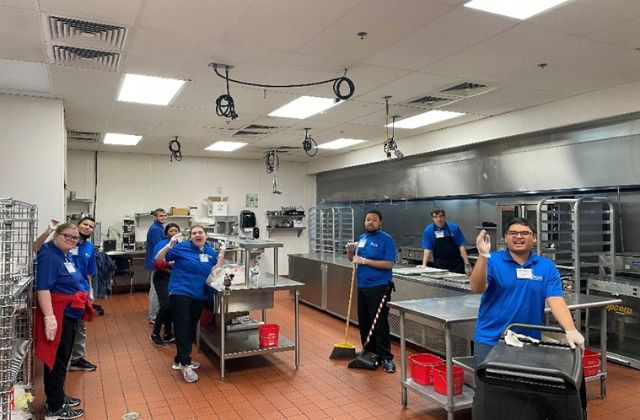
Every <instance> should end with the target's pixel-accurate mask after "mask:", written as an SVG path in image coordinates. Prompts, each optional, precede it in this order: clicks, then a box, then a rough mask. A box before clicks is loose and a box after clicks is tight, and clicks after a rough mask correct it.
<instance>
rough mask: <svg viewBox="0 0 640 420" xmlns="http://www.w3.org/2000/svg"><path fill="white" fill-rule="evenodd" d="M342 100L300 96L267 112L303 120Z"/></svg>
mask: <svg viewBox="0 0 640 420" xmlns="http://www.w3.org/2000/svg"><path fill="white" fill-rule="evenodd" d="M342 102H343V101H339V102H336V100H335V99H331V98H319V97H317V96H301V97H299V98H298V99H295V100H293V101H291V102H289V103H288V104H286V105H284V106H282V107H280V108H278V109H276V110H275V111H273V112H272V113H270V114H269V116H270V117H282V118H296V119H299V120H303V119H305V118H308V117H310V116H312V115H315V114H317V113H319V112H323V111H326V110H327V109H329V108H332V107H334V106H336V105H339V104H341V103H342Z"/></svg>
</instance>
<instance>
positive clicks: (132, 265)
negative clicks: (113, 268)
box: [106, 250, 149, 293]
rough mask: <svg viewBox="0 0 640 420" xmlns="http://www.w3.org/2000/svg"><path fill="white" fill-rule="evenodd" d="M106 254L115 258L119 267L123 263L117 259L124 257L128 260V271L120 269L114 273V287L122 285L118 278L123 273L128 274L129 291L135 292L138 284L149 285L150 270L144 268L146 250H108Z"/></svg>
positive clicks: (123, 258)
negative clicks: (119, 262)
mask: <svg viewBox="0 0 640 420" xmlns="http://www.w3.org/2000/svg"><path fill="white" fill-rule="evenodd" d="M106 254H107V255H108V256H109V257H111V258H112V259H113V260H114V262H115V263H116V265H117V266H118V268H121V267H122V264H118V261H116V260H118V259H122V260H125V261H126V267H127V270H126V273H125V272H123V271H120V272H116V274H114V276H113V287H119V286H122V284H121V283H120V282H119V281H118V278H119V277H120V276H123V275H126V276H128V279H127V280H128V283H129V293H133V289H134V288H135V286H136V285H138V286H145V288H146V287H148V286H149V272H148V271H147V270H145V268H144V261H145V257H146V251H145V250H114V251H108V252H106ZM119 283H120V284H119Z"/></svg>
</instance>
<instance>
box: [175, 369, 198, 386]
mask: <svg viewBox="0 0 640 420" xmlns="http://www.w3.org/2000/svg"><path fill="white" fill-rule="evenodd" d="M178 368H179V369H180V370H181V371H182V377H183V378H184V380H185V381H187V382H189V383H193V382H196V381H197V380H198V374H197V373H195V372H194V370H193V368H192V367H191V365H189V366H182V365H180V366H178Z"/></svg>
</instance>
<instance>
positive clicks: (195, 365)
mask: <svg viewBox="0 0 640 420" xmlns="http://www.w3.org/2000/svg"><path fill="white" fill-rule="evenodd" d="M189 367H190V368H191V369H198V368H199V367H200V363H198V362H196V361H195V360H192V361H191V364H190V365H189ZM171 369H173V370H180V365H179V364H177V363H175V362H174V363H173V365H172V366H171Z"/></svg>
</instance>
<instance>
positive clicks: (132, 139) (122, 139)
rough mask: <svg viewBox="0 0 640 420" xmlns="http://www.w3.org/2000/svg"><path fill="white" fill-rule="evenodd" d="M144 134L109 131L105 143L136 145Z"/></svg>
mask: <svg viewBox="0 0 640 420" xmlns="http://www.w3.org/2000/svg"><path fill="white" fill-rule="evenodd" d="M140 139H142V136H134V135H132V134H117V133H107V134H105V136H104V144H119V145H121V146H135V145H136V144H138V142H139V141H140Z"/></svg>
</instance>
